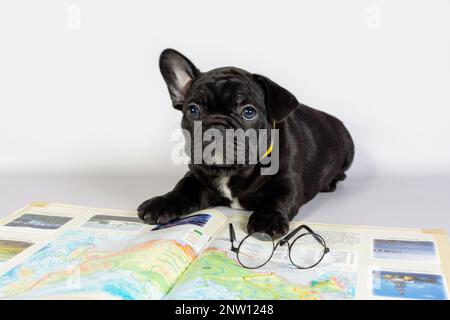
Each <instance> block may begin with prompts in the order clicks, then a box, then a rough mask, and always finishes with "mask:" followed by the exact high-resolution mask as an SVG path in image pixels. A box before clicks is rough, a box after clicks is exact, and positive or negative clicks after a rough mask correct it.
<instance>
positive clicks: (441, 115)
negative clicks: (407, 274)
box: [0, 0, 450, 226]
mask: <svg viewBox="0 0 450 320" xmlns="http://www.w3.org/2000/svg"><path fill="white" fill-rule="evenodd" d="M166 47H172V48H175V49H177V50H179V51H181V52H182V53H184V54H185V55H187V56H188V57H189V58H190V59H191V60H192V61H193V62H194V63H195V64H196V65H197V67H198V68H199V69H201V70H208V69H211V68H215V67H221V66H226V65H233V66H237V67H241V68H244V69H247V70H249V71H251V72H256V73H260V74H264V75H266V76H268V77H270V78H272V80H274V81H276V82H278V83H279V84H281V85H282V86H284V87H286V88H288V89H289V90H290V91H291V92H293V93H294V94H295V95H296V96H297V98H298V99H299V100H300V101H301V102H303V103H305V104H307V105H310V106H312V107H315V108H319V109H321V110H324V111H326V112H329V113H331V114H333V115H336V116H337V117H339V118H340V119H341V120H343V121H344V123H345V124H346V126H347V127H348V129H349V130H350V132H351V133H352V135H353V138H354V140H355V144H356V156H355V162H354V166H353V167H352V169H351V170H350V174H349V176H350V177H351V178H350V179H349V181H348V182H346V183H347V186H348V187H349V188H352V187H353V188H354V190H357V191H358V190H359V192H361V190H364V187H366V188H368V187H367V184H365V183H364V181H369V180H364V179H372V180H370V181H377V182H376V183H375V184H374V187H373V188H372V189H371V190H372V191H371V193H369V194H368V195H365V196H364V197H363V198H364V201H365V202H366V203H367V202H370V201H373V202H378V201H383V199H380V198H379V197H380V192H388V193H387V194H386V196H387V197H388V199H384V201H387V203H386V204H385V207H383V208H384V209H383V208H381V209H380V210H385V209H386V208H387V207H389V204H390V203H395V202H396V201H397V205H400V208H403V211H402V210H400V213H399V216H400V217H402V219H403V221H405V219H404V218H405V215H406V214H407V211H409V210H411V209H412V208H417V207H419V210H423V209H424V208H426V207H427V206H428V204H429V203H431V202H432V203H433V205H434V207H433V208H434V210H435V211H436V210H437V211H439V212H442V213H444V212H445V211H448V209H449V206H448V205H449V202H445V203H444V204H441V203H440V202H439V201H444V200H442V196H444V197H445V196H446V195H447V194H448V193H447V192H446V191H445V190H447V188H448V189H449V190H450V184H449V183H448V181H450V179H449V178H448V177H450V165H449V164H450V143H449V140H450V125H449V120H450V1H448V0H433V1H425V0H422V1H412V0H404V1H399V0H390V1H382V0H371V1H366V0H353V1H351V0H343V1H333V0H329V1H323V0H314V1H261V0H258V1H257V0H246V1H242V0H240V1H237V0H228V1H207V0H201V1H200V0H195V1H184V0H179V1H130V0H128V1H110V0H108V1H103V0H102V1H99V0H95V1H93V0H89V1H87V0H78V1H76V0H74V1H62V0H54V1H49V0H41V1H32V0H28V1H19V0H17V1H2V2H0V111H1V113H0V173H1V174H3V175H4V177H6V176H8V179H6V178H3V180H2V181H0V185H1V186H2V188H3V191H4V192H2V196H0V197H2V199H3V202H2V205H3V208H5V210H10V209H12V208H13V207H14V208H17V207H18V206H21V205H24V204H25V203H23V202H24V201H28V200H49V201H65V200H69V201H77V199H78V201H79V202H83V203H79V204H98V205H102V206H113V205H116V204H117V205H119V204H120V205H123V206H127V207H128V208H130V207H132V206H133V207H134V205H135V204H136V205H137V204H138V203H135V202H138V199H141V198H142V197H144V194H148V193H149V192H147V191H146V192H145V193H144V192H143V191H141V193H139V192H137V191H136V189H134V191H130V192H133V196H132V197H127V198H126V200H124V201H122V202H119V203H117V202H114V201H117V195H116V194H113V195H111V194H110V195H109V196H108V193H107V192H105V190H104V189H102V190H103V191H102V192H104V193H103V194H104V196H105V199H107V198H108V197H109V198H111V201H110V202H109V203H108V201H107V200H104V201H102V202H99V201H95V200H93V199H98V197H96V195H95V193H92V192H91V193H90V195H89V197H87V196H86V197H84V198H83V195H84V194H83V192H82V190H86V188H83V187H81V188H79V189H80V190H78V189H77V190H78V193H77V194H78V195H79V196H80V198H76V197H73V195H69V194H67V192H66V193H62V192H61V190H63V191H64V190H69V189H65V188H68V186H67V184H66V183H64V182H61V181H60V182H59V184H54V185H52V186H50V185H46V184H43V183H42V181H47V180H46V179H44V178H39V179H38V180H33V181H34V182H33V184H32V185H33V187H30V185H31V184H30V183H28V182H27V180H26V179H25V180H18V179H15V178H14V175H17V176H21V177H23V176H24V175H30V176H32V175H36V174H39V175H40V177H45V176H50V175H53V176H54V175H72V176H77V177H79V176H82V175H104V176H108V175H113V176H116V175H117V176H123V177H131V176H133V177H140V176H142V177H143V176H146V177H150V179H152V177H153V178H155V179H156V177H168V178H167V179H170V183H168V185H171V184H172V182H175V181H176V178H177V177H180V176H181V175H182V174H183V173H184V172H185V170H186V168H185V166H176V165H174V164H172V163H171V161H170V155H171V148H172V146H173V145H174V143H172V142H171V141H170V135H171V133H172V132H173V130H174V129H176V128H178V127H179V123H180V120H181V114H180V113H179V112H178V111H175V110H173V109H172V107H171V104H170V99H169V95H168V92H167V89H166V86H165V83H164V82H163V79H162V77H161V75H160V73H159V69H158V56H159V53H160V52H161V51H162V50H163V49H164V48H166ZM396 177H399V179H406V180H402V181H406V182H402V183H400V184H399V187H398V188H393V189H392V190H391V189H390V188H389V187H387V186H392V184H391V183H390V182H387V181H392V180H391V179H395V178H396ZM434 177H440V178H439V179H440V180H439V181H440V182H439V183H438V184H436V183H435V182H433V181H432V179H434ZM0 179H1V177H0ZM158 179H159V178H158ZM352 179H353V180H352ZM407 179H413V180H414V184H413V185H414V186H415V187H411V184H410V183H409V182H408V180H407ZM430 179H431V180H430ZM20 181H23V183H21V182H20ZM36 181H38V182H36ZM352 181H354V182H353V183H354V184H353V185H352ZM356 181H360V182H359V183H356ZM379 181H381V182H379ZM424 181H426V182H424ZM430 181H431V182H430ZM56 185H57V186H58V187H56ZM11 186H15V187H14V188H13V189H11ZM403 186H409V188H413V190H414V191H413V192H411V190H409V189H408V187H406V190H409V191H402V190H405V187H403ZM27 188H28V189H27ZM29 188H32V189H29ZM52 188H57V190H58V192H56V191H55V192H53V191H52ZM414 188H415V189H414ZM433 188H434V189H433ZM87 189H89V188H87ZM435 189H436V190H440V191H441V193H442V192H443V194H440V195H439V196H437V194H436V193H435V192H430V190H435ZM5 190H6V191H5ZM36 190H40V191H39V192H38V191H36ZM89 190H90V189H89ZM153 190H154V191H151V192H150V195H155V194H156V193H160V192H163V191H167V190H162V188H156V189H153ZM386 190H390V191H386ZM40 192H41V193H40ZM42 192H43V193H42ZM395 192H406V193H403V195H402V196H400V197H397V198H396V197H395V196H392V199H391V198H389V195H392V194H395ZM426 193H429V194H430V195H431V197H432V198H426V199H422V200H421V195H423V194H426ZM64 194H66V196H64ZM120 194H122V193H120ZM350 194H351V193H350ZM5 195H6V196H5ZM40 196H45V197H46V199H35V198H34V197H40ZM114 197H115V198H114ZM333 197H336V195H333ZM433 197H434V198H433ZM113 198H114V199H115V200H113ZM119 198H120V196H119ZM86 199H90V200H89V201H87V200H86ZM331 199H336V198H331ZM399 199H402V200H399ZM142 200H144V199H142ZM345 201H348V204H351V203H352V202H351V201H350V199H346V200H345ZM399 201H401V202H399ZM404 201H406V202H408V206H407V207H402V205H403V204H404ZM414 201H416V202H417V201H422V202H420V205H416V204H415V202H414ZM346 203H347V202H346ZM109 204H111V205H109ZM397 207H398V206H397ZM345 208H346V209H345V210H347V209H348V208H351V206H346V207H345ZM342 210H344V209H342ZM416 210H417V209H416ZM5 213H6V212H5ZM341 214H344V213H341ZM357 214H358V213H355V215H357ZM380 214H381V213H380ZM418 214H419V213H418ZM422 214H425V216H426V214H427V213H424V212H422ZM318 217H320V215H319V216H318ZM439 217H441V218H439ZM439 217H438V218H436V219H435V220H434V225H437V226H439V225H440V224H441V222H443V221H444V220H445V222H446V223H447V222H448V220H449V219H448V218H446V217H444V216H439ZM324 220H327V221H328V220H330V219H327V218H326V217H325V218H324ZM385 220H386V219H385ZM377 221H383V222H385V221H384V220H376V219H375V220H374V223H376V222H377ZM387 221H388V220H387ZM350 222H351V221H350ZM417 223H423V220H420V221H418V222H417ZM448 223H450V222H448ZM398 224H402V225H403V223H400V222H399V223H398ZM404 224H408V223H407V222H405V223H404Z"/></svg>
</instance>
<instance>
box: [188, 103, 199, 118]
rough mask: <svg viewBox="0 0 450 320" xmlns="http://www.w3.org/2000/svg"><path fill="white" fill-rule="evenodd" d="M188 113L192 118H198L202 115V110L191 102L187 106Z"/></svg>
mask: <svg viewBox="0 0 450 320" xmlns="http://www.w3.org/2000/svg"><path fill="white" fill-rule="evenodd" d="M187 113H188V114H189V115H190V116H191V118H192V119H197V118H198V117H199V116H200V110H199V108H198V106H197V105H196V104H190V105H189V106H188V108H187Z"/></svg>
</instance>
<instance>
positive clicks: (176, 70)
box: [159, 49, 200, 110]
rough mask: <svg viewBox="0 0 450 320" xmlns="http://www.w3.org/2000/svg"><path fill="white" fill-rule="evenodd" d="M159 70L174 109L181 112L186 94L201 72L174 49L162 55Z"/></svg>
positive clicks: (165, 51)
mask: <svg viewBox="0 0 450 320" xmlns="http://www.w3.org/2000/svg"><path fill="white" fill-rule="evenodd" d="M159 69H160V70H161V74H162V76H163V78H164V81H166V84H167V88H168V89H169V93H170V98H171V99H172V104H173V107H174V108H175V109H178V110H181V107H182V106H183V103H184V100H185V98H186V94H187V92H188V90H189V88H190V87H191V85H192V82H193V81H194V79H195V77H196V76H197V75H198V74H199V72H200V71H199V70H198V69H197V68H196V67H195V66H194V64H193V63H192V62H191V61H189V59H188V58H186V57H185V56H183V55H182V54H181V53H179V52H178V51H175V50H173V49H166V50H164V51H163V52H162V53H161V56H160V57H159Z"/></svg>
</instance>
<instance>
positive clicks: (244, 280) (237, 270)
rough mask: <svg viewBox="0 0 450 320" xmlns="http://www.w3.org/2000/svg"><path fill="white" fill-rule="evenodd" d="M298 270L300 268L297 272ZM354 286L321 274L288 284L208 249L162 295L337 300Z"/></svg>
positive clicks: (344, 297) (171, 297) (352, 293)
mask: <svg viewBox="0 0 450 320" xmlns="http://www.w3.org/2000/svg"><path fill="white" fill-rule="evenodd" d="M299 272H301V271H299ZM353 295H354V288H353V287H351V286H350V287H349V283H348V282H345V281H344V282H342V283H341V281H340V279H338V276H336V275H332V274H325V275H323V276H321V277H319V278H318V279H315V280H311V281H308V282H307V283H305V284H297V283H290V282H289V281H288V280H287V279H285V278H283V277H281V276H279V275H277V274H276V273H274V272H268V271H257V270H250V269H246V268H243V267H242V266H240V265H239V264H238V263H236V262H235V261H234V260H233V259H231V258H229V257H227V255H226V253H225V252H224V251H221V250H217V249H208V250H207V251H205V252H204V253H203V254H202V255H201V256H200V257H199V258H197V259H196V260H194V262H193V263H192V264H191V265H190V267H189V268H188V269H187V270H186V271H185V273H184V274H183V275H182V276H181V278H180V279H179V280H178V281H177V283H176V284H175V287H174V288H173V289H172V291H171V292H170V293H169V295H168V296H167V297H166V298H170V299H220V298H228V299H309V300H316V299H324V298H326V297H328V298H329V297H330V296H331V297H335V298H338V299H350V298H353Z"/></svg>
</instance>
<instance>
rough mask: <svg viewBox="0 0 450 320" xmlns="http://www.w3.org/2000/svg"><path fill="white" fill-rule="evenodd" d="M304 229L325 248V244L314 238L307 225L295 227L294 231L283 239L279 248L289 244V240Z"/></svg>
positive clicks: (314, 234) (313, 233)
mask: <svg viewBox="0 0 450 320" xmlns="http://www.w3.org/2000/svg"><path fill="white" fill-rule="evenodd" d="M302 229H305V230H306V231H308V232H309V233H311V234H312V235H313V236H314V238H315V239H316V240H317V241H319V242H320V243H321V244H322V245H323V246H324V247H325V246H326V245H325V243H323V240H322V239H320V238H319V237H316V233H315V232H314V231H313V230H312V229H311V228H310V227H308V226H307V225H304V224H303V225H301V226H299V227H297V228H296V229H295V230H294V231H292V232H291V233H289V234H288V235H287V236H286V237H284V238H283V239H282V240H281V241H280V246H283V245H285V244H286V243H288V242H289V240H291V239H292V238H293V237H294V236H295V235H296V234H297V233H299V232H300V230H302Z"/></svg>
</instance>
